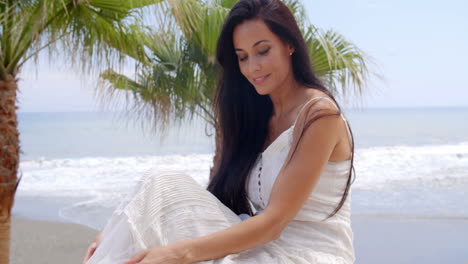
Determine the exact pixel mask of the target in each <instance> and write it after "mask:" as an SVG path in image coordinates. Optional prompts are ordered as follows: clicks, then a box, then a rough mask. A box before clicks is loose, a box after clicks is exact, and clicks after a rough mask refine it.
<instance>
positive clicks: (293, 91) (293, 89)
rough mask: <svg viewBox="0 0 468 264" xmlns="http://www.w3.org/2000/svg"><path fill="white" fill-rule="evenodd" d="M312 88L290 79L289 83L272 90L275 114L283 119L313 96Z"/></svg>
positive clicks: (271, 97) (271, 95)
mask: <svg viewBox="0 0 468 264" xmlns="http://www.w3.org/2000/svg"><path fill="white" fill-rule="evenodd" d="M311 90H312V89H306V88H305V87H304V86H302V85H300V84H298V83H297V82H296V81H290V82H289V85H282V88H281V89H277V91H274V92H272V93H271V94H270V95H269V96H270V99H271V101H272V103H273V116H274V117H275V118H278V119H281V117H282V116H284V115H287V114H288V113H290V112H291V111H292V110H294V109H295V108H296V107H298V106H299V105H301V104H302V103H304V102H306V101H307V100H308V98H309V97H310V96H311V95H310V93H311V92H312V91H311Z"/></svg>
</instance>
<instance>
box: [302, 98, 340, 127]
mask: <svg viewBox="0 0 468 264" xmlns="http://www.w3.org/2000/svg"><path fill="white" fill-rule="evenodd" d="M322 98H325V99H328V97H325V96H317V97H314V98H312V99H310V100H309V101H307V102H305V104H304V105H302V107H301V110H299V113H298V114H297V116H296V120H294V123H293V124H294V126H295V125H296V123H297V120H298V119H299V116H300V115H301V114H302V111H303V110H304V108H305V107H306V106H307V105H308V104H309V103H310V102H313V101H315V100H318V99H322ZM329 100H330V99H329ZM335 106H336V105H335Z"/></svg>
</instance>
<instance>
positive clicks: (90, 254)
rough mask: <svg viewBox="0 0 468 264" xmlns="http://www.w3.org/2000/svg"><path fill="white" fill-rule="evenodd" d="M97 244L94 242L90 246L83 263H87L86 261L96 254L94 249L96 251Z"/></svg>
mask: <svg viewBox="0 0 468 264" xmlns="http://www.w3.org/2000/svg"><path fill="white" fill-rule="evenodd" d="M96 248H97V244H96V243H92V244H91V245H90V246H89V247H88V250H87V251H86V255H85V257H84V259H83V264H86V262H87V261H88V260H89V259H90V258H91V256H92V255H93V254H94V251H96Z"/></svg>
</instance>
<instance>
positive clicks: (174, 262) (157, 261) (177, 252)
mask: <svg viewBox="0 0 468 264" xmlns="http://www.w3.org/2000/svg"><path fill="white" fill-rule="evenodd" d="M137 263H139V264H189V263H190V262H189V261H188V260H187V259H186V257H185V254H184V252H183V251H182V250H181V249H179V248H177V247H175V246H166V247H158V248H150V249H147V250H144V251H142V252H140V253H138V254H136V255H135V256H133V257H132V258H130V259H128V260H126V261H125V264H137Z"/></svg>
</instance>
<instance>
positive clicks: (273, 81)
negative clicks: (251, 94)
mask: <svg viewBox="0 0 468 264" xmlns="http://www.w3.org/2000/svg"><path fill="white" fill-rule="evenodd" d="M233 42H234V49H235V52H236V54H237V58H238V61H239V67H240V71H241V72H242V74H243V75H244V76H245V77H246V78H247V80H249V81H250V83H251V84H252V85H253V86H254V87H255V89H256V90H257V93H259V94H261V95H265V94H270V93H272V92H273V91H275V90H277V89H281V88H280V87H284V86H285V85H287V82H288V81H292V80H293V79H294V78H293V73H292V64H291V55H290V53H292V52H294V49H293V47H292V46H291V45H289V44H287V43H285V42H284V41H282V40H281V39H280V38H279V37H278V36H277V35H275V34H274V33H273V32H271V31H270V29H269V28H268V26H267V25H266V24H265V22H263V20H261V19H255V20H248V21H245V22H244V23H242V24H240V25H238V26H236V27H235V29H234V32H233Z"/></svg>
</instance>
